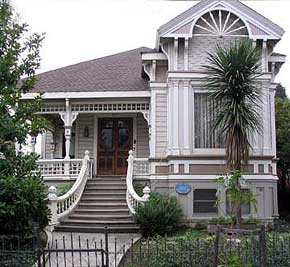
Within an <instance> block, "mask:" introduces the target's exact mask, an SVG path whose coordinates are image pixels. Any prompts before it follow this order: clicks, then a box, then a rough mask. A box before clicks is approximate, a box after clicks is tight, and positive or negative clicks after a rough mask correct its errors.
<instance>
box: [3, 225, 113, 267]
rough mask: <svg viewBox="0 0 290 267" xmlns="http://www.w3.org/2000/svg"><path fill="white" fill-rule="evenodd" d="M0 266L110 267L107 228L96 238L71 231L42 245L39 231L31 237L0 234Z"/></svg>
mask: <svg viewBox="0 0 290 267" xmlns="http://www.w3.org/2000/svg"><path fill="white" fill-rule="evenodd" d="M0 240H1V246H0V266H1V267H109V249H108V231H107V228H105V230H104V239H101V240H99V242H98V241H96V240H93V241H92V240H89V239H88V238H87V239H82V238H81V236H80V235H79V236H76V235H74V234H72V233H71V234H70V238H69V239H68V238H67V237H65V236H63V237H62V238H61V239H54V240H53V241H52V242H51V243H48V244H47V246H46V247H45V248H44V247H42V245H41V241H40V238H39V232H37V233H36V234H35V236H34V237H33V238H30V239H25V238H23V237H19V236H15V235H14V236H8V235H5V236H4V235H3V236H0Z"/></svg>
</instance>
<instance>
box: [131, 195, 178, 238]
mask: <svg viewBox="0 0 290 267" xmlns="http://www.w3.org/2000/svg"><path fill="white" fill-rule="evenodd" d="M181 217H182V209H181V207H180V205H179V204H178V202H177V199H176V198H175V197H170V196H163V195H160V194H156V193H155V194H152V195H151V196H150V199H149V201H147V202H145V203H144V205H140V206H139V207H138V208H137V209H136V215H135V218H136V221H137V224H139V225H140V227H141V230H142V232H143V234H144V235H146V236H147V235H156V234H159V235H163V234H165V233H170V232H172V231H174V230H175V229H176V228H177V227H178V225H179V223H180V219H181Z"/></svg>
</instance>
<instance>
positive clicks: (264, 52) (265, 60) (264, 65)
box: [262, 40, 268, 72]
mask: <svg viewBox="0 0 290 267" xmlns="http://www.w3.org/2000/svg"><path fill="white" fill-rule="evenodd" d="M267 53H268V52H267V40H263V45H262V70H263V71H264V72H267V71H268V66H267V65H268V55H267Z"/></svg>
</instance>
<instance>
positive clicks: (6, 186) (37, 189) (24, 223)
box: [0, 155, 48, 238]
mask: <svg viewBox="0 0 290 267" xmlns="http://www.w3.org/2000/svg"><path fill="white" fill-rule="evenodd" d="M35 158H36V157H34V156H33V155H27V156H19V157H16V158H14V166H17V173H14V175H12V174H10V173H9V174H7V176H5V175H3V172H4V170H5V169H6V170H7V169H9V164H12V162H11V161H9V160H1V164H0V225H1V227H0V235H1V234H5V235H7V234H13V235H20V236H22V237H24V238H30V237H31V236H32V235H33V229H34V225H33V223H34V222H37V223H39V226H40V229H43V228H44V227H45V226H46V225H47V224H48V207H47V204H48V201H47V187H46V186H45V184H44V182H43V181H42V179H41V177H40V175H39V174H37V173H35V172H34V169H35Z"/></svg>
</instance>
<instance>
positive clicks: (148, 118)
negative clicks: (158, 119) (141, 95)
mask: <svg viewBox="0 0 290 267" xmlns="http://www.w3.org/2000/svg"><path fill="white" fill-rule="evenodd" d="M141 112H142V115H143V117H144V119H145V120H146V121H147V123H148V126H149V127H150V115H149V111H141Z"/></svg>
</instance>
